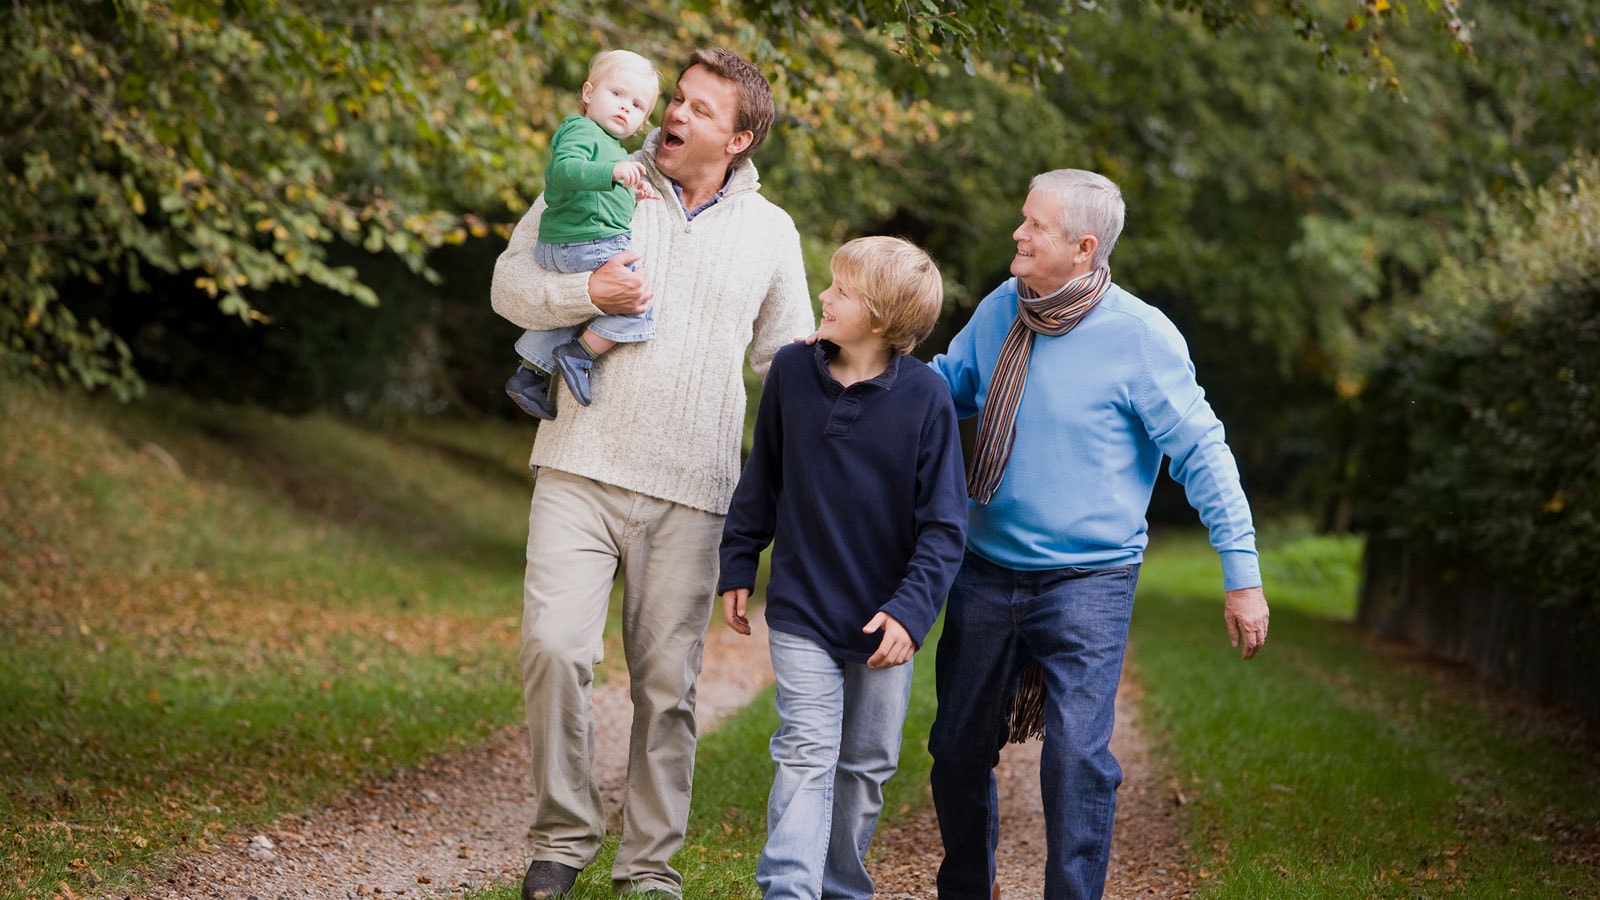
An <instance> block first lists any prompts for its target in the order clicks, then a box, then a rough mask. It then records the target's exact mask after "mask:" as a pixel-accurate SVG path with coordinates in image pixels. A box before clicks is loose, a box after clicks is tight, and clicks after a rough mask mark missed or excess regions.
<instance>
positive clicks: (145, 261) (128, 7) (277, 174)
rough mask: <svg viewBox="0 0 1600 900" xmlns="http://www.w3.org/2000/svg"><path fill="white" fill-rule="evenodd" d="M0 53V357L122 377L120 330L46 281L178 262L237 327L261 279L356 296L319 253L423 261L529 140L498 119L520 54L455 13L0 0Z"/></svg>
mask: <svg viewBox="0 0 1600 900" xmlns="http://www.w3.org/2000/svg"><path fill="white" fill-rule="evenodd" d="M0 58H4V59H5V60H6V63H5V64H4V66H3V72H4V76H5V77H3V78H0V134H3V135H4V137H3V138H0V160H3V162H4V166H3V169H0V173H3V175H0V177H3V178H4V190H5V192H6V194H7V197H8V201H7V203H6V205H5V206H4V207H3V209H0V357H3V359H4V361H5V362H7V363H9V365H10V367H12V368H21V369H24V370H32V371H36V372H38V371H47V372H52V373H54V374H55V375H56V376H58V377H60V378H62V379H76V380H79V381H81V382H82V383H84V384H86V385H90V386H94V385H100V384H106V385H110V386H112V387H113V388H116V389H118V390H119V391H121V392H122V393H124V394H126V393H131V392H135V391H137V389H138V382H137V379H136V374H135V373H134V371H133V370H132V366H131V359H130V355H129V352H128V348H127V346H126V345H125V344H124V343H123V342H122V341H121V340H120V339H119V338H118V337H116V336H115V335H112V334H111V333H109V332H108V331H107V330H106V329H105V327H104V325H103V324H102V323H100V322H97V321H80V320H79V318H78V317H77V316H76V315H75V314H74V313H73V311H72V309H71V306H70V305H69V304H68V303H66V302H64V298H63V297H62V294H61V291H62V289H63V287H64V286H66V285H69V284H72V283H74V282H76V283H87V284H91V285H93V284H103V283H107V282H116V283H120V284H122V285H126V286H127V287H129V288H131V289H132V290H133V291H140V290H143V289H145V288H146V287H147V285H148V277H147V276H148V275H149V274H150V273H152V272H164V273H168V274H173V275H178V274H181V275H182V276H183V277H184V278H185V279H187V280H189V281H190V282H191V283H192V284H193V285H194V287H196V288H197V289H199V290H202V291H204V292H205V293H206V294H207V295H209V296H211V297H213V298H214V299H215V300H216V302H217V303H218V305H219V306H220V308H221V310H222V311H223V312H224V313H226V314H229V315H232V316H236V317H239V318H241V319H245V320H251V319H259V318H260V317H261V314H260V312H259V311H258V310H257V309H256V308H255V306H254V304H253V303H252V301H251V299H250V292H252V291H256V290H260V289H264V288H267V287H270V286H271V285H274V284H284V283H289V284H293V283H302V282H306V283H312V284H317V285H321V286H324V287H326V288H329V289H331V290H333V291H335V292H337V293H339V294H343V295H347V296H350V297H353V298H354V299H356V300H357V301H359V302H362V303H367V304H371V303H375V302H376V300H377V298H376V296H375V295H374V294H373V292H372V290H371V289H370V287H368V286H366V285H364V284H363V283H362V282H361V281H360V280H359V279H358V278H357V277H356V275H355V272H354V270H353V269H352V268H350V267H348V266H335V265H331V264H329V262H328V259H329V256H328V252H329V248H330V246H332V245H334V244H339V243H344V244H350V245H355V246H359V247H364V248H365V249H366V250H368V251H372V252H378V251H382V252H388V253H392V254H395V255H396V256H398V257H399V258H400V259H402V260H404V261H405V262H406V263H407V264H408V265H409V266H410V267H411V268H412V269H413V270H415V271H419V272H420V271H424V269H425V254H426V251H427V249H428V248H429V247H431V246H437V245H439V244H441V243H445V242H459V241H461V240H464V239H465V238H466V236H467V235H468V234H469V233H483V231H484V229H485V224H484V222H483V221H482V220H481V219H480V218H478V217H477V216H475V215H468V214H465V213H462V212H453V211H451V210H458V211H459V210H475V209H482V208H485V207H490V206H494V205H498V204H497V203H496V198H499V202H500V203H504V202H506V200H507V199H509V198H510V197H512V196H514V195H516V194H517V190H516V186H517V185H518V184H526V183H527V181H528V178H529V176H530V172H531V171H532V168H533V165H534V159H535V158H536V156H537V151H538V149H539V146H540V142H541V141H542V140H543V139H544V135H545V134H546V133H547V132H544V131H542V130H538V129H536V128H534V127H533V124H534V123H531V122H528V121H526V120H525V119H524V117H522V116H521V115H520V110H521V109H522V104H523V103H526V102H528V101H530V100H534V99H537V98H539V97H540V96H541V95H542V94H543V93H544V89H543V88H542V77H541V76H542V75H543V72H542V70H541V67H540V66H539V65H538V64H537V63H536V62H533V61H530V60H528V59H525V58H524V57H523V55H522V54H521V53H520V52H518V48H517V46H516V43H515V42H514V41H513V40H512V39H511V36H510V34H509V33H508V32H506V31H504V30H500V31H495V30H493V29H488V28H487V27H486V26H485V25H484V23H483V22H482V20H481V18H480V17H479V16H478V15H477V14H476V11H475V10H472V9H469V8H463V7H460V6H444V5H439V4H429V3H421V2H417V3H410V4H390V5H385V6H381V7H376V8H363V9H362V11H360V12H350V11H348V10H346V8H345V7H344V5H343V4H339V3H334V2H319V0H281V2H278V0H245V2H229V3H223V2H218V0H187V2H157V0H121V2H117V3H114V4H113V3H105V4H79V3H38V4H27V5H22V4H17V5H15V6H13V7H12V8H11V9H10V10H8V11H7V12H6V13H4V14H3V17H0ZM508 149H509V150H510V151H511V152H507V150H508Z"/></svg>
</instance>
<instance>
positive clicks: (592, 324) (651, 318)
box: [517, 234, 656, 373]
mask: <svg viewBox="0 0 1600 900" xmlns="http://www.w3.org/2000/svg"><path fill="white" fill-rule="evenodd" d="M631 246H633V237H632V236H631V235H627V234H619V235H615V236H613V237H608V238H600V239H599V240H593V241H578V242H577V243H573V244H546V243H544V242H543V241H535V242H534V244H533V261H534V262H536V263H538V264H539V265H540V266H541V267H542V268H545V269H549V270H550V271H552V272H566V273H569V274H570V273H573V272H593V271H594V270H595V269H598V268H600V267H601V266H603V265H605V264H606V260H608V259H610V258H611V257H613V256H616V255H617V254H618V253H621V252H622V251H624V250H627V249H628V248H629V247H631ZM585 329H587V330H590V331H593V332H594V333H595V334H598V335H600V336H601V337H603V338H605V339H606V340H608V341H615V342H617V343H619V344H632V343H635V342H637V341H648V340H652V339H654V338H655V336H656V311H655V308H654V307H651V308H650V309H647V310H645V311H644V312H642V313H630V314H627V315H616V316H596V317H594V318H593V319H590V320H589V321H588V322H585V323H583V324H582V325H568V326H567V327H565V328H551V329H549V330H546V331H524V332H523V333H522V337H520V338H518V339H517V355H518V356H520V357H522V358H523V359H525V360H527V361H528V362H530V363H533V365H534V366H535V367H536V368H538V370H539V371H541V372H546V373H549V372H553V371H555V360H554V359H552V358H551V356H550V351H551V350H554V349H555V348H557V347H559V346H561V345H562V344H565V343H566V342H567V341H570V340H572V339H573V338H575V337H577V336H578V335H579V334H580V333H582V332H583V331H584V330H585Z"/></svg>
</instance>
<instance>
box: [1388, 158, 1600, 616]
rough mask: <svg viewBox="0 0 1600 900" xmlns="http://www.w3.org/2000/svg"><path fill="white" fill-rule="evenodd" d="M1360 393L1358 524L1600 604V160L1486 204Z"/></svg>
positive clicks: (1553, 595) (1543, 591)
mask: <svg viewBox="0 0 1600 900" xmlns="http://www.w3.org/2000/svg"><path fill="white" fill-rule="evenodd" d="M1395 326H1396V330H1395V332H1394V335H1393V337H1392V339H1391V340H1390V341H1389V342H1388V343H1387V344H1386V345H1385V346H1384V347H1383V353H1384V356H1385V359H1384V361H1383V362H1382V363H1381V364H1380V365H1379V366H1378V367H1377V369H1376V372H1375V375H1374V377H1373V379H1372V380H1371V382H1370V383H1369V386H1368V389H1367V391H1366V392H1365V393H1364V395H1363V398H1362V402H1363V406H1364V409H1365V410H1366V412H1365V416H1366V427H1365V428H1364V429H1363V432H1364V433H1365V434H1366V435H1368V437H1367V439H1366V442H1365V446H1364V447H1363V448H1362V450H1361V456H1360V466H1361V471H1362V475H1363V478H1362V479H1361V488H1360V490H1361V491H1362V497H1361V500H1362V508H1361V516H1362V521H1363V525H1364V527H1365V528H1366V530H1368V531H1369V532H1371V533H1373V534H1375V535H1378V536H1381V537H1384V538H1386V539H1397V540H1400V541H1403V542H1404V543H1406V544H1407V545H1408V546H1409V547H1410V548H1411V549H1412V550H1413V551H1415V552H1419V553H1423V554H1426V555H1434V556H1440V557H1445V558H1457V559H1465V560H1472V561H1474V562H1475V563H1476V564H1477V565H1478V566H1479V567H1480V568H1481V569H1482V570H1483V571H1484V572H1486V573H1487V574H1489V575H1491V576H1493V577H1495V578H1497V579H1499V580H1500V581H1502V583H1505V584H1507V585H1508V586H1520V587H1521V588H1522V589H1523V590H1524V592H1525V593H1526V594H1527V595H1528V598H1529V599H1530V600H1532V601H1537V602H1554V603H1561V604H1576V605H1580V606H1585V607H1600V555H1596V554H1595V553H1594V552H1593V548H1594V547H1596V546H1600V512H1597V510H1600V455H1597V454H1596V453H1595V448H1596V447H1597V446H1600V161H1597V160H1595V159H1593V158H1586V157H1580V158H1578V159H1576V160H1574V161H1572V162H1571V163H1569V164H1568V165H1567V166H1565V167H1564V168H1563V170H1562V171H1561V172H1560V173H1559V174H1558V175H1557V176H1556V177H1555V178H1554V179H1552V181H1551V182H1550V183H1549V184H1547V185H1545V186H1544V187H1542V188H1540V189H1537V190H1535V189H1525V190H1524V191H1523V192H1522V193H1521V194H1520V195H1519V197H1518V198H1517V200H1516V201H1515V202H1502V203H1497V204H1491V205H1489V206H1488V207H1487V208H1486V211H1485V214H1484V216H1483V226H1482V231H1481V238H1480V239H1479V241H1478V247H1477V250H1476V252H1475V253H1474V254H1473V255H1472V256H1471V258H1469V259H1466V260H1460V259H1457V260H1453V261H1451V262H1449V263H1447V264H1446V265H1445V266H1444V267H1443V268H1442V269H1441V270H1440V271H1439V273H1438V274H1437V275H1435V276H1434V277H1433V278H1432V279H1431V280H1430V281H1429V282H1428V283H1427V285H1426V286H1425V288H1424V290H1423V293H1422V296H1421V298H1420V300H1419V302H1418V303H1417V304H1416V305H1415V306H1414V307H1412V308H1410V309H1408V310H1406V311H1405V312H1404V313H1403V314H1402V315H1401V316H1400V317H1398V318H1397V321H1396V322H1395Z"/></svg>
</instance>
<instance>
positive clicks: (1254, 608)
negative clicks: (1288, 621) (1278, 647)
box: [1222, 587, 1268, 659]
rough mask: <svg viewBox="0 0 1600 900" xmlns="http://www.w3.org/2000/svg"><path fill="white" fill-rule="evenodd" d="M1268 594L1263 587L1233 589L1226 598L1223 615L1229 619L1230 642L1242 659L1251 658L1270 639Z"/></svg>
mask: <svg viewBox="0 0 1600 900" xmlns="http://www.w3.org/2000/svg"><path fill="white" fill-rule="evenodd" d="M1267 617H1268V616H1267V595H1266V594H1265V593H1263V592H1262V590H1261V588H1258V587H1253V588H1240V589H1239V590H1237V591H1229V592H1228V593H1227V595H1226V598H1225V599H1224V600H1223V601H1222V618H1223V619H1224V620H1225V621H1227V623H1228V642H1229V643H1230V644H1232V645H1233V646H1235V647H1243V649H1242V650H1240V651H1239V658H1240V659H1250V658H1251V657H1254V656H1255V655H1256V651H1258V650H1260V649H1261V645H1262V644H1265V643H1266V642H1267Z"/></svg>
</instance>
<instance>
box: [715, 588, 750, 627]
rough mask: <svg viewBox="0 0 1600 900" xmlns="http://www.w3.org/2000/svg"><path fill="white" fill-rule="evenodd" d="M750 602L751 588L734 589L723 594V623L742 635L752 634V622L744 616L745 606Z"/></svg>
mask: <svg viewBox="0 0 1600 900" xmlns="http://www.w3.org/2000/svg"><path fill="white" fill-rule="evenodd" d="M749 601H750V589H749V588H734V589H733V590H731V591H724V592H723V593H722V621H724V622H727V623H728V627H729V628H732V629H733V630H734V631H737V632H739V633H740V634H749V633H750V620H749V619H747V618H745V616H744V613H745V604H747V603H748V602H749Z"/></svg>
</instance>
